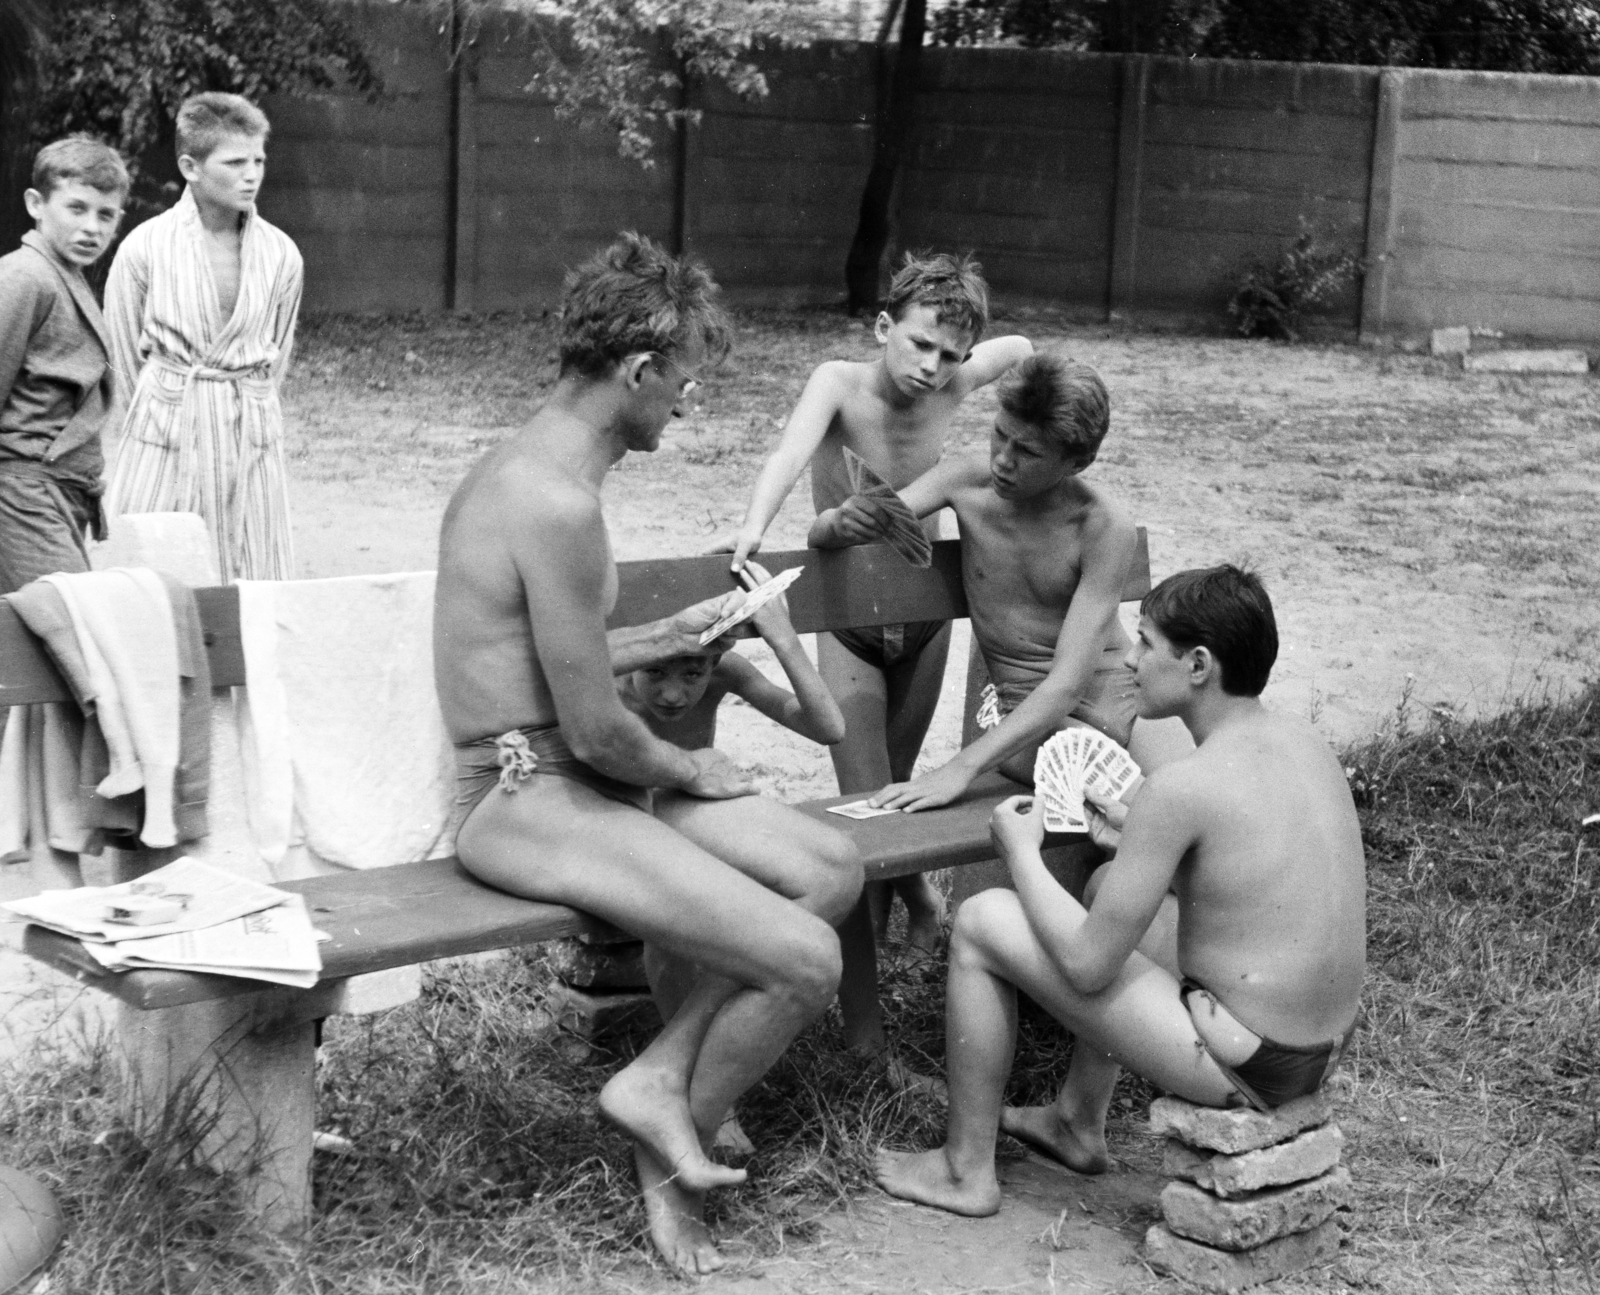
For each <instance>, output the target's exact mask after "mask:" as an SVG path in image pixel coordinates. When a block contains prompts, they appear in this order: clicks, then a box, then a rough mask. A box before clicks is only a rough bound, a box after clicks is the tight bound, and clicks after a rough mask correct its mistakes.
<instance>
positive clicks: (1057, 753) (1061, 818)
mask: <svg viewBox="0 0 1600 1295" xmlns="http://www.w3.org/2000/svg"><path fill="white" fill-rule="evenodd" d="M1138 777H1139V766H1138V765H1137V764H1135V763H1134V762H1133V757H1132V756H1131V755H1129V754H1128V753H1127V751H1125V750H1124V749H1123V748H1122V747H1120V746H1118V745H1117V744H1116V743H1115V742H1113V741H1112V740H1111V739H1110V738H1108V737H1107V736H1106V735H1105V734H1104V733H1101V732H1100V731H1099V730H1097V729H1092V728H1067V729H1062V730H1061V732H1059V733H1057V734H1056V735H1055V736H1054V737H1053V738H1051V739H1050V740H1049V741H1048V742H1046V743H1045V744H1044V745H1043V746H1041V747H1040V748H1039V754H1038V755H1037V756H1036V757H1035V759H1034V762H1033V790H1034V794H1035V795H1036V796H1039V797H1040V798H1041V799H1042V800H1043V801H1044V826H1045V830H1046V831H1048V832H1087V831H1088V830H1089V821H1088V818H1087V816H1086V815H1085V813H1084V806H1083V794H1084V792H1085V791H1092V792H1094V794H1095V795H1096V796H1098V797H1099V798H1101V799H1102V800H1117V799H1119V798H1120V797H1121V796H1122V794H1123V793H1124V792H1125V791H1127V790H1128V788H1129V787H1131V786H1133V784H1134V783H1135V782H1136V781H1137V780H1138Z"/></svg>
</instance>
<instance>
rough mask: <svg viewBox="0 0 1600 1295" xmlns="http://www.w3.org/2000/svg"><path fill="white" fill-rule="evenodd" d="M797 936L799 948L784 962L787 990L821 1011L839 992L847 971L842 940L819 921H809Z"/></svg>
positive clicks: (800, 1000) (829, 927) (808, 1005)
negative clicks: (841, 951)
mask: <svg viewBox="0 0 1600 1295" xmlns="http://www.w3.org/2000/svg"><path fill="white" fill-rule="evenodd" d="M796 936H797V939H796V945H797V947H796V948H795V949H794V950H793V951H792V952H791V955H790V956H789V957H787V958H785V960H784V966H783V977H784V982H785V987H786V988H787V989H788V990H789V992H790V993H792V994H793V995H794V997H795V998H796V999H797V1000H798V1001H799V1002H801V1003H803V1004H805V1005H806V1006H807V1007H812V1008H815V1009H816V1010H818V1011H821V1010H822V1009H823V1008H825V1007H827V1005H828V1004H829V1003H831V1002H832V1001H833V998H834V995H835V994H837V993H838V992H839V977H840V975H841V974H842V973H843V970H844V963H843V960H842V959H841V957H840V954H839V937H838V936H837V935H836V934H835V933H834V930H833V928H832V927H831V926H829V925H827V924H826V923H825V922H824V921H822V920H820V919H817V918H810V919H808V920H807V921H806V922H805V924H804V926H803V927H802V929H800V930H799V931H797V932H796Z"/></svg>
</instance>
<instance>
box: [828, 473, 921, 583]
mask: <svg viewBox="0 0 1600 1295" xmlns="http://www.w3.org/2000/svg"><path fill="white" fill-rule="evenodd" d="M844 470H845V472H846V473H847V474H848V475H849V477H850V492H851V493H852V494H857V495H860V496H861V497H862V498H864V499H870V500H872V501H873V502H874V503H876V504H877V505H878V507H879V508H880V509H881V510H882V512H883V514H884V517H885V519H886V521H885V527H884V532H883V539H884V543H886V544H887V545H888V546H889V547H890V548H892V549H893V550H894V551H895V552H896V553H898V554H899V555H900V556H901V557H903V558H904V559H905V560H906V561H907V562H909V563H910V564H911V565H912V566H914V567H927V566H932V565H933V544H932V543H931V542H930V541H929V539H928V537H927V535H926V534H924V533H923V530H922V527H921V526H919V525H918V524H917V515H916V514H915V513H913V512H912V511H911V510H910V509H909V508H907V507H906V501H905V500H904V499H902V498H900V496H899V495H897V494H896V493H895V490H894V487H893V486H891V485H890V484H889V483H888V482H887V481H885V480H884V479H883V478H882V477H880V476H879V475H878V474H877V473H876V472H874V471H873V470H872V468H871V467H870V466H868V464H867V461H866V460H865V459H864V458H862V457H861V456H860V455H859V454H857V453H856V452H855V451H854V450H852V449H851V448H850V447H849V446H848V445H847V446H845V449H844Z"/></svg>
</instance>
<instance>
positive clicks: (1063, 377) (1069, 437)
mask: <svg viewBox="0 0 1600 1295" xmlns="http://www.w3.org/2000/svg"><path fill="white" fill-rule="evenodd" d="M998 395H999V398H1000V408H1001V409H1003V410H1005V411H1006V413H1008V414H1010V415H1011V416H1012V417H1013V418H1015V419H1016V420H1017V421H1018V422H1022V423H1026V424H1027V425H1028V426H1029V427H1036V428H1038V429H1039V430H1040V431H1041V432H1043V433H1044V434H1045V435H1046V436H1048V437H1049V438H1050V439H1051V440H1052V441H1054V442H1055V443H1056V444H1057V445H1059V446H1060V447H1061V449H1062V450H1063V451H1064V452H1065V453H1066V455H1067V457H1069V458H1071V459H1075V460H1078V461H1080V462H1082V463H1083V464H1084V465H1085V466H1087V465H1089V464H1090V463H1093V462H1094V459H1095V455H1097V454H1099V453H1100V442H1101V441H1103V440H1104V439H1105V436H1106V429H1107V428H1109V427H1110V426H1111V396H1110V393H1108V392H1107V391H1106V384H1105V383H1104V382H1102V381H1101V380H1100V375H1099V374H1098V373H1096V372H1095V371H1094V370H1093V369H1091V368H1090V367H1089V366H1088V365H1087V364H1082V363H1080V362H1079V361H1077V360H1074V359H1070V358H1068V357H1067V356H1065V355H1059V354H1056V353H1055V352H1052V351H1038V352H1036V353H1034V354H1033V355H1030V356H1029V357H1028V358H1027V359H1025V360H1023V361H1022V362H1021V363H1019V364H1017V365H1014V366H1013V367H1012V369H1011V370H1010V372H1008V373H1007V374H1006V375H1005V377H1003V378H1001V379H1000V385H999V389H998Z"/></svg>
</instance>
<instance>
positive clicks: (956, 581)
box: [0, 527, 1150, 707]
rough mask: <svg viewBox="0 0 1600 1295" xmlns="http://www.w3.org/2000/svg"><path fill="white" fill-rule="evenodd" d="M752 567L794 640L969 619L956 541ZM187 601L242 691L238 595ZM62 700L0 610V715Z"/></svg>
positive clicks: (704, 562)
mask: <svg viewBox="0 0 1600 1295" xmlns="http://www.w3.org/2000/svg"><path fill="white" fill-rule="evenodd" d="M757 557H758V560H759V561H760V562H761V563H762V564H763V565H764V566H766V567H767V568H768V570H770V571H771V572H772V573H773V574H774V575H776V574H777V573H778V572H779V571H784V570H787V569H788V568H790V567H796V566H802V565H803V566H804V567H805V568H806V571H805V574H804V575H802V576H801V577H800V579H799V580H797V581H795V583H794V585H793V587H792V588H791V589H790V590H789V593H788V599H789V615H790V619H792V620H793V621H794V627H795V629H797V630H799V631H800V632H801V633H802V634H806V633H811V632H813V631H815V630H826V629H845V628H853V627H865V626H869V625H892V624H895V623H897V622H900V621H930V620H949V619H954V618H957V617H962V616H965V615H966V614H967V600H966V596H965V594H964V593H963V592H962V587H961V545H960V542H959V541H957V540H940V541H939V542H938V543H936V544H935V545H934V546H933V565H932V566H931V567H929V568H927V570H924V571H919V570H917V569H916V568H914V567H911V566H908V565H907V564H906V563H905V562H904V561H903V560H902V559H901V558H900V557H899V556H898V555H897V554H895V552H894V551H893V550H892V549H889V548H886V547H884V546H882V545H871V546H868V547H864V548H849V549H834V550H831V551H826V552H824V551H821V550H816V549H790V550H788V551H785V552H776V553H762V554H758V555H757ZM617 578H618V590H617V608H616V611H615V612H614V613H613V614H612V616H611V621H610V624H611V625H612V626H618V625H642V624H644V623H645V622H647V621H652V620H657V619H659V618H660V617H663V616H668V615H671V614H672V613H673V612H675V611H677V610H678V609H679V608H681V607H686V606H688V605H689V604H690V603H694V602H699V601H700V600H702V599H704V598H713V597H715V596H716V595H718V594H723V593H727V592H728V591H729V590H730V589H732V588H734V587H735V586H734V580H733V575H732V573H731V572H730V571H729V570H728V558H727V555H726V554H711V555H709V556H706V557H694V558H654V559H650V560H648V561H643V562H619V563H618V564H617ZM1149 589H1150V550H1149V541H1148V539H1147V537H1146V535H1145V531H1144V528H1143V527H1140V528H1139V556H1138V560H1137V561H1136V562H1135V564H1134V569H1133V571H1132V572H1131V573H1130V574H1129V579H1128V583H1127V585H1126V587H1125V588H1124V589H1123V591H1122V597H1123V599H1124V601H1133V600H1135V599H1139V598H1142V597H1144V595H1145V594H1146V593H1148V592H1149ZM194 596H195V601H196V603H197V604H198V605H199V610H200V623H201V626H202V627H203V629H204V631H205V636H206V651H207V655H208V656H209V658H210V661H211V682H212V685H213V686H214V687H217V688H222V687H226V686H229V685H232V684H242V683H244V682H245V670H244V649H243V645H242V644H241V642H240V639H239V591H238V590H237V589H235V588H233V587H231V586H227V585H220V586H216V587H214V588H209V589H196V590H195V591H194ZM70 697H71V694H70V693H69V692H68V690H67V685H66V683H65V681H64V680H63V679H62V678H61V676H60V674H59V673H57V671H56V668H55V666H54V665H53V664H52V663H51V661H50V658H49V656H48V655H46V653H45V651H44V648H43V646H42V645H41V644H40V643H39V641H38V640H37V639H35V638H34V636H33V635H32V634H31V633H30V632H29V631H28V628H27V626H25V625H24V624H23V623H22V621H21V619H20V618H19V617H18V616H17V614H16V612H15V611H13V610H12V609H11V606H10V605H9V604H8V603H6V602H5V601H4V600H0V707H5V706H21V705H26V704H29V703H32V702H44V701H67V700H70Z"/></svg>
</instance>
